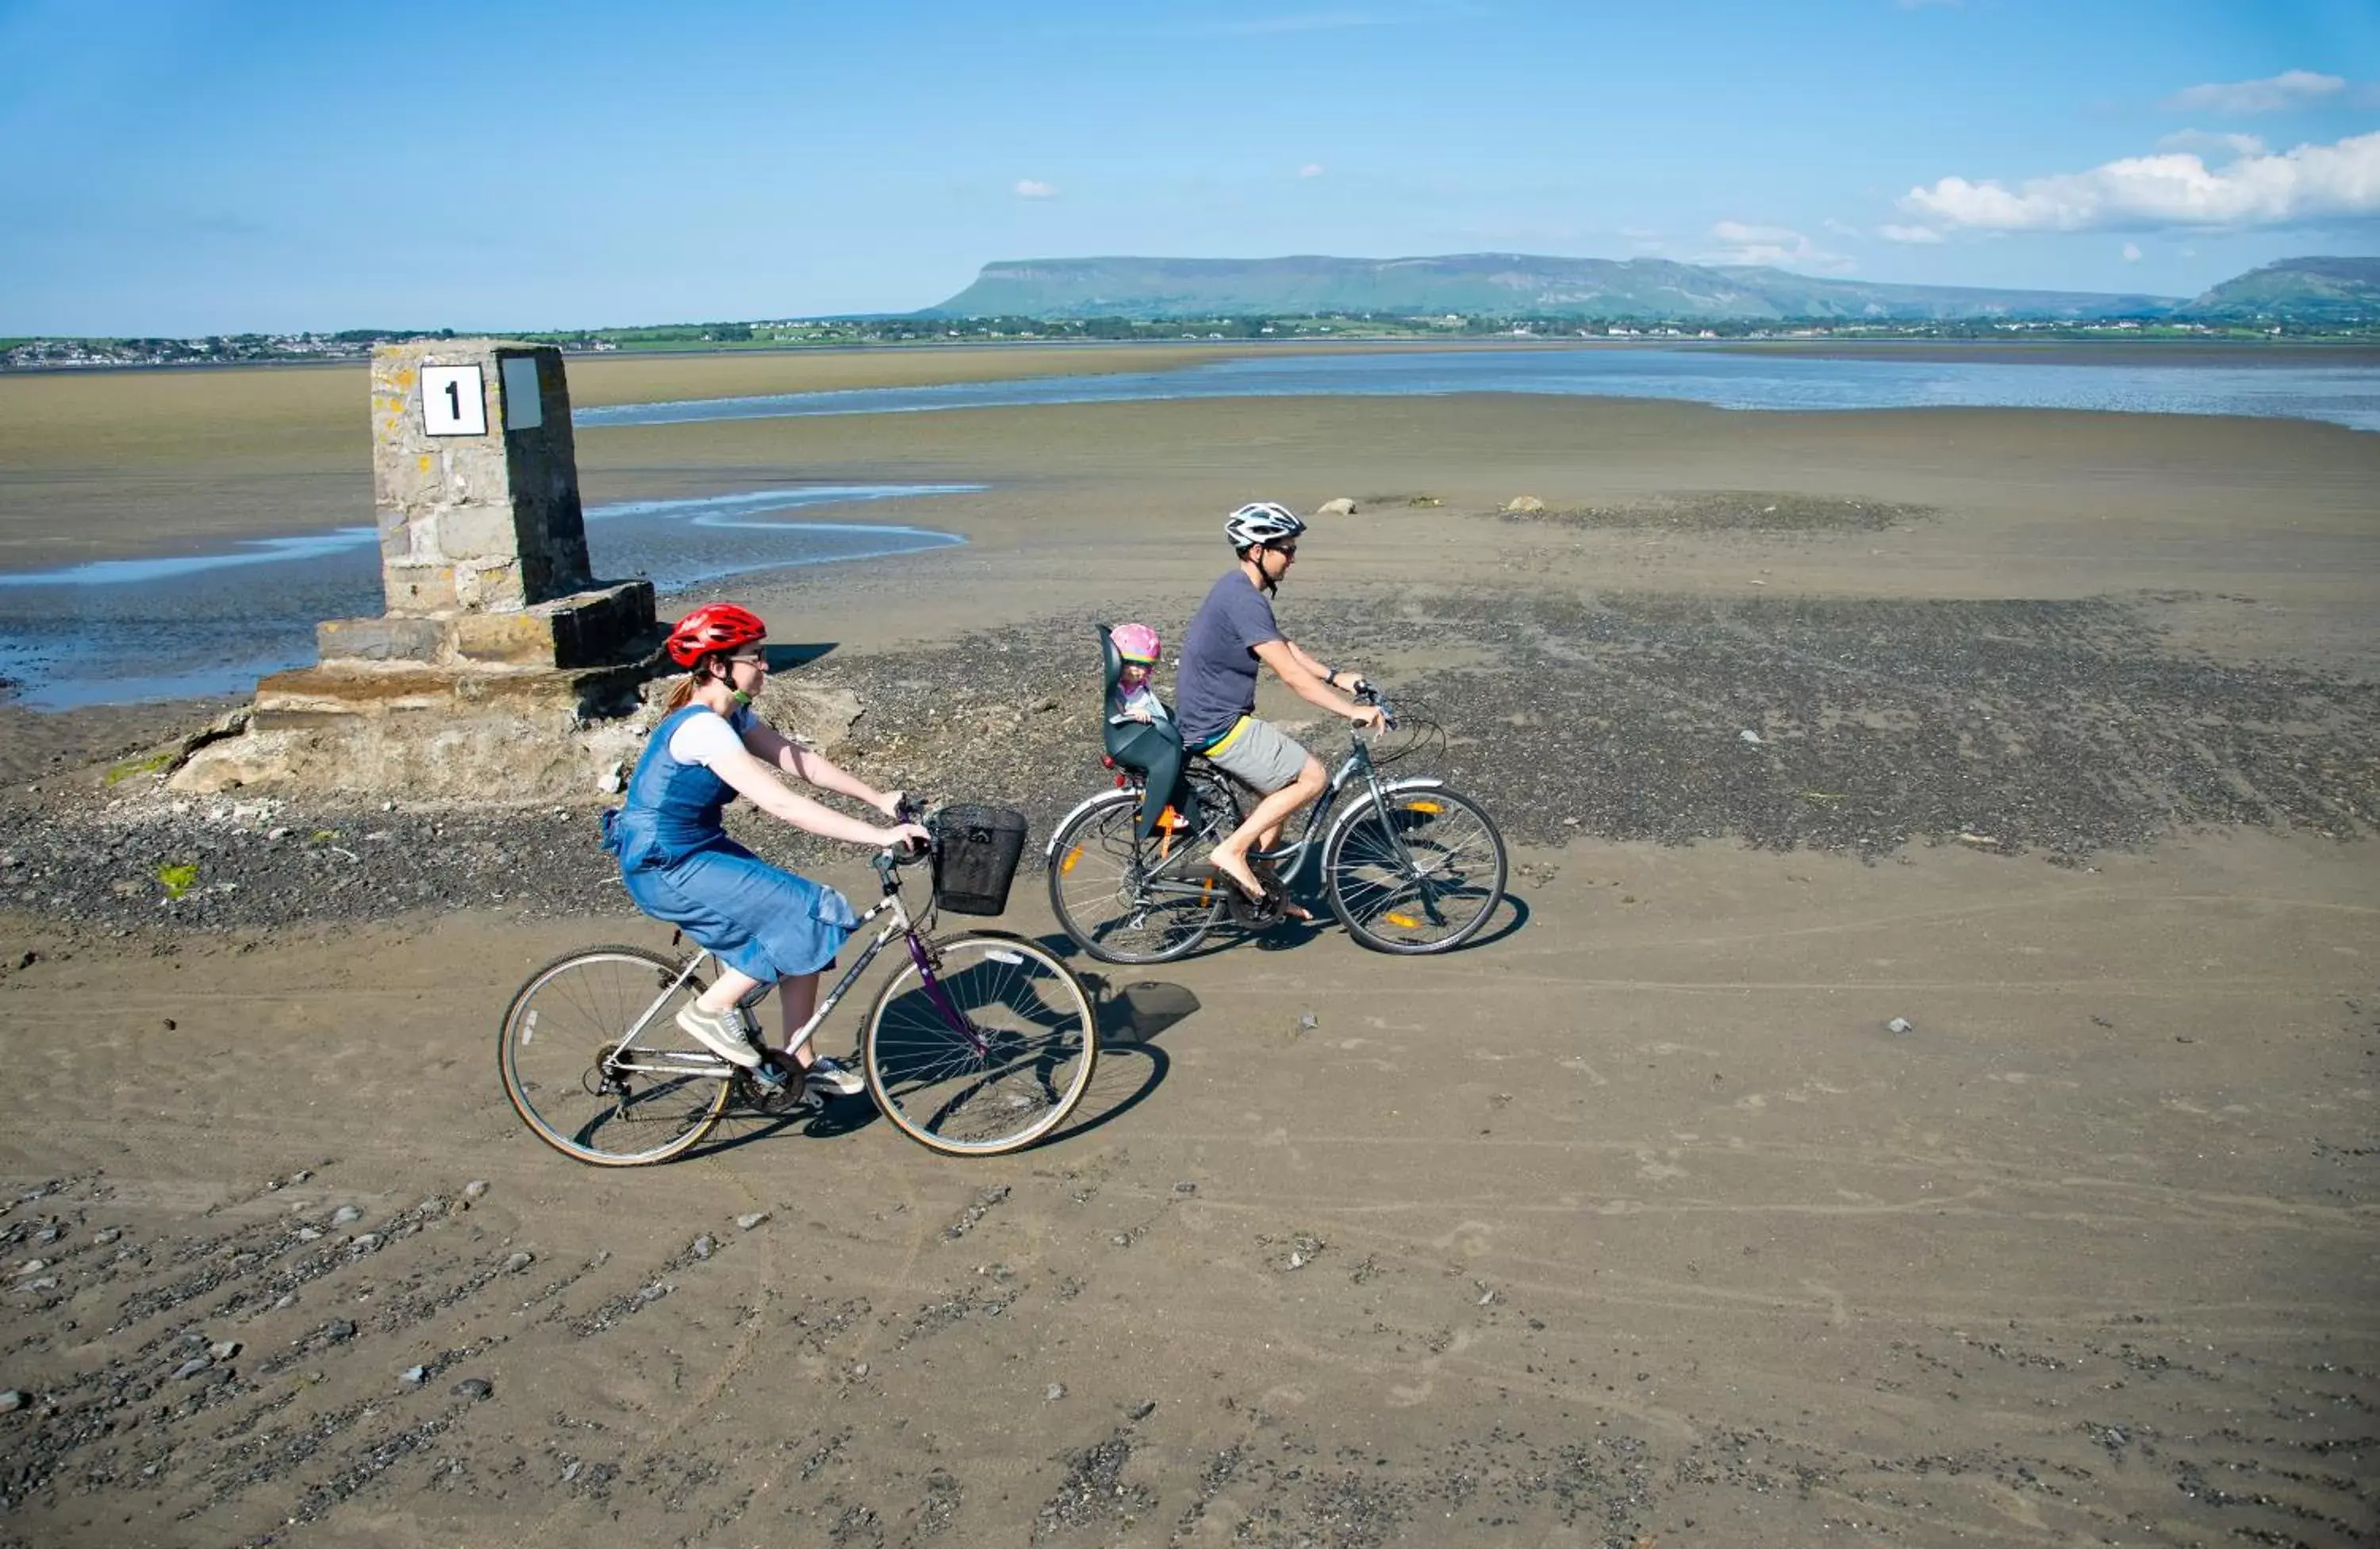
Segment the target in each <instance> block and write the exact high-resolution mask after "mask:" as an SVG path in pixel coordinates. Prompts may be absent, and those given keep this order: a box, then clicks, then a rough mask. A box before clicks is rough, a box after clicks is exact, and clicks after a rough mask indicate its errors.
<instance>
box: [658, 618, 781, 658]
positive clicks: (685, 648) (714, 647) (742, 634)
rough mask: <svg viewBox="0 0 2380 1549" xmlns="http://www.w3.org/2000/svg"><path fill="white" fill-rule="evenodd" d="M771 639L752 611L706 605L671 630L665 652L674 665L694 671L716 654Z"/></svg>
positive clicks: (765, 627) (764, 625)
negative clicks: (711, 655) (709, 656)
mask: <svg viewBox="0 0 2380 1549" xmlns="http://www.w3.org/2000/svg"><path fill="white" fill-rule="evenodd" d="M768 636H769V627H768V626H767V625H766V624H763V623H761V622H760V617H759V615H758V614H755V613H753V612H752V611H751V610H750V609H748V608H739V607H737V606H736V605H735V604H733V603H705V604H702V606H700V607H698V608H697V609H695V610H694V611H693V612H692V613H690V614H687V615H686V616H685V617H684V618H681V619H679V620H678V621H677V622H676V623H675V624H674V625H672V626H671V627H670V632H669V641H668V644H667V646H666V647H665V649H667V651H668V652H669V653H670V660H671V661H673V662H675V663H676V664H677V665H679V666H682V667H691V666H693V665H695V664H696V663H697V662H699V661H701V660H702V659H703V658H704V657H705V656H708V655H710V653H712V652H714V651H733V650H735V648H736V647H737V646H739V645H750V644H751V643H752V642H753V641H754V640H766V639H768Z"/></svg>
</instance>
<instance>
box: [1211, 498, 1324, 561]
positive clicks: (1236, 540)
mask: <svg viewBox="0 0 2380 1549" xmlns="http://www.w3.org/2000/svg"><path fill="white" fill-rule="evenodd" d="M1303 531H1305V522H1304V521H1303V520H1302V519H1300V518H1298V516H1297V515H1296V514H1295V513H1294V512H1293V511H1291V510H1290V508H1289V507H1288V506H1282V505H1280V504H1279V503H1277V502H1274V501H1270V500H1258V501H1253V502H1251V503H1249V504H1248V505H1245V506H1241V507H1240V508H1239V509H1238V510H1236V511H1234V512H1233V513H1232V514H1231V515H1230V516H1229V517H1227V518H1224V520H1223V536H1224V537H1226V538H1228V539H1230V540H1231V543H1232V552H1233V554H1241V553H1245V551H1247V550H1248V549H1249V548H1251V547H1253V546H1255V545H1256V544H1257V543H1280V542H1281V540H1283V539H1285V538H1294V537H1296V536H1297V535H1298V534H1299V533H1301V532H1303Z"/></svg>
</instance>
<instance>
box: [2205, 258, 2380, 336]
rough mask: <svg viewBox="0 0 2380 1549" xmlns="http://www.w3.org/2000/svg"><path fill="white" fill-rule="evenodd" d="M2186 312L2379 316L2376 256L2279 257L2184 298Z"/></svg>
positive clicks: (2220, 316) (2315, 318) (2322, 318)
mask: <svg viewBox="0 0 2380 1549" xmlns="http://www.w3.org/2000/svg"><path fill="white" fill-rule="evenodd" d="M2181 310H2182V311H2183V312H2184V313H2185V314H2186V315H2188V316H2191V317H2204V318H2208V319H2211V320H2218V321H2226V322H2231V321H2237V322H2250V321H2254V320H2257V319H2261V318H2271V319H2272V320H2274V321H2275V322H2277V323H2352V322H2357V321H2362V320H2364V319H2370V318H2380V258H2284V259H2279V260H2277V261H2276V262H2271V263H2267V264H2265V266H2264V267H2263V268H2261V269H2251V270H2249V271H2248V272H2247V273H2246V274H2241V275H2240V276H2238V277H2237V278H2234V279H2228V280H2225V281H2224V282H2223V283H2222V284H2221V285H2218V286H2216V287H2215V288H2214V289H2212V290H2210V291H2208V292H2207V293H2206V294H2205V295H2204V296H2201V297H2198V298H2197V299H2194V300H2192V301H2189V302H2187V303H2185V304H2184V305H2183V307H2182V309H2181Z"/></svg>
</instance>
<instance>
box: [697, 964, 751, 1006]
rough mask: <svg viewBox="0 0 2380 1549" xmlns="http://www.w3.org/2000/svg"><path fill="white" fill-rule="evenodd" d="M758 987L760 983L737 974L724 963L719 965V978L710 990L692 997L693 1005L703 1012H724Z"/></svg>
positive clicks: (749, 976)
mask: <svg viewBox="0 0 2380 1549" xmlns="http://www.w3.org/2000/svg"><path fill="white" fill-rule="evenodd" d="M759 987H760V982H759V980H757V979H755V978H753V977H752V976H751V975H750V974H748V973H738V972H737V971H735V970H734V969H732V968H729V967H728V966H727V965H726V964H725V963H722V964H720V965H719V977H718V978H717V979H715V980H713V981H711V984H710V988H709V989H708V990H705V991H703V992H702V994H698V995H697V996H695V997H694V1004H695V1005H697V1006H700V1007H701V1008H702V1009H703V1010H705V1011H711V1012H718V1011H724V1010H726V1009H727V1008H728V1007H729V1006H734V1005H735V1003H736V1002H738V1001H740V1000H742V999H743V998H744V997H745V996H746V995H748V994H751V993H752V992H753V991H755V990H757V989H759Z"/></svg>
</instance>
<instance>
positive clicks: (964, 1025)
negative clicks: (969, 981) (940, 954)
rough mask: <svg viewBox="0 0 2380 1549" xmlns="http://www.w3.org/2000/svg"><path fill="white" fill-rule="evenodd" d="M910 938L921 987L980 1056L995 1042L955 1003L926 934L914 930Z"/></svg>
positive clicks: (972, 1050) (918, 982) (911, 951)
mask: <svg viewBox="0 0 2380 1549" xmlns="http://www.w3.org/2000/svg"><path fill="white" fill-rule="evenodd" d="M907 940H908V943H909V960H910V961H911V962H913V963H915V964H917V985H918V987H919V988H920V989H922V990H924V991H925V992H926V998H927V999H928V1000H929V1001H931V1002H933V1006H934V1009H935V1010H936V1011H939V1012H941V1017H942V1020H943V1021H945V1022H948V1023H949V1024H950V1026H951V1031H953V1032H955V1033H957V1034H958V1035H959V1036H960V1037H962V1038H965V1040H966V1041H967V1048H968V1050H969V1052H971V1053H972V1054H974V1055H977V1057H978V1058H980V1057H981V1056H982V1055H985V1054H986V1053H988V1052H989V1051H990V1047H991V1045H990V1043H987V1042H986V1041H985V1039H984V1036H983V1033H982V1031H981V1030H979V1029H978V1028H977V1026H976V1025H975V1019H974V1018H971V1017H969V1016H967V1015H965V1013H964V1012H962V1011H960V1010H959V1008H958V1007H957V1006H953V1004H951V997H950V993H949V992H948V991H946V990H944V989H943V988H942V982H941V979H939V978H937V977H936V976H935V973H934V969H935V967H936V962H935V955H934V954H933V953H931V952H929V951H928V950H927V949H926V942H925V938H924V937H922V936H920V935H918V934H917V932H915V931H912V932H910V933H909V934H908V937H907Z"/></svg>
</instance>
